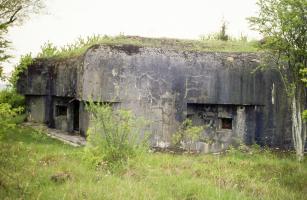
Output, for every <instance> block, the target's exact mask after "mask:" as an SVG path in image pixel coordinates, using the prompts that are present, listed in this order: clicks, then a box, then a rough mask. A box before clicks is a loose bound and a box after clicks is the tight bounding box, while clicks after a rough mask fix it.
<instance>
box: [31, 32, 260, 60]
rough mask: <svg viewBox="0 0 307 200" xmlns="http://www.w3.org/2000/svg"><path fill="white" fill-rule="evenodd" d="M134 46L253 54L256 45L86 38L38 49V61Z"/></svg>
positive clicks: (238, 41) (204, 40)
mask: <svg viewBox="0 0 307 200" xmlns="http://www.w3.org/2000/svg"><path fill="white" fill-rule="evenodd" d="M97 44H104V45H135V46H140V47H157V48H158V47H164V48H170V49H176V50H185V51H197V52H256V51H258V47H257V46H258V43H257V42H256V41H247V39H246V38H244V37H241V38H239V39H236V38H231V39H229V40H227V41H223V40H218V39H216V38H214V37H201V39H199V40H188V39H171V38H145V37H139V36H124V35H119V36H114V37H111V36H107V35H104V36H102V35H94V36H90V37H87V38H85V39H84V38H79V39H78V40H76V41H75V42H74V43H72V44H67V45H65V46H63V47H56V46H54V45H53V44H52V43H49V42H48V43H46V44H45V45H43V46H42V48H41V52H40V53H39V54H38V56H37V57H38V58H51V57H55V58H69V57H75V56H80V55H82V54H84V53H85V52H86V50H87V49H88V48H90V47H91V46H93V45H97Z"/></svg>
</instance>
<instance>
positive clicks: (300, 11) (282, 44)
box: [249, 0, 307, 160]
mask: <svg viewBox="0 0 307 200" xmlns="http://www.w3.org/2000/svg"><path fill="white" fill-rule="evenodd" d="M257 5H258V6H259V8H260V9H259V14H258V16H257V17H250V18H249V22H250V24H251V27H252V28H253V29H254V30H257V31H259V32H260V33H261V34H262V35H263V37H264V44H263V45H262V48H263V49H264V50H267V52H268V53H269V54H267V55H270V60H274V62H275V63H276V69H277V70H278V72H279V73H280V75H281V78H282V80H283V83H284V86H285V89H286V91H287V94H288V103H289V105H291V119H292V136H293V143H294V147H295V149H296V154H297V157H298V159H299V160H302V159H303V156H304V145H305V141H306V124H305V123H304V121H303V119H302V113H303V110H304V107H305V106H306V86H305V84H304V81H303V80H304V76H303V74H302V73H301V71H302V70H306V62H307V61H306V60H307V59H306V56H307V49H306V46H307V33H306V29H307V1H306V0H258V2H257ZM274 68H275V67H274Z"/></svg>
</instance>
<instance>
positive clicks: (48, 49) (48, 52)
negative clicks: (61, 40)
mask: <svg viewBox="0 0 307 200" xmlns="http://www.w3.org/2000/svg"><path fill="white" fill-rule="evenodd" d="M57 53H58V50H57V47H56V46H54V45H53V44H52V43H51V42H47V43H45V44H44V45H43V46H41V52H40V53H38V55H37V57H38V58H49V57H53V56H55V55H57Z"/></svg>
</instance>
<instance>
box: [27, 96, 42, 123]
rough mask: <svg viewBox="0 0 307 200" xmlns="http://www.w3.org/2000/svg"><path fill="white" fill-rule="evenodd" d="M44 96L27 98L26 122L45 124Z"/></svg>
mask: <svg viewBox="0 0 307 200" xmlns="http://www.w3.org/2000/svg"><path fill="white" fill-rule="evenodd" d="M45 109H46V106H45V96H27V98H26V113H27V120H29V121H33V122H40V123H45V122H46V118H45Z"/></svg>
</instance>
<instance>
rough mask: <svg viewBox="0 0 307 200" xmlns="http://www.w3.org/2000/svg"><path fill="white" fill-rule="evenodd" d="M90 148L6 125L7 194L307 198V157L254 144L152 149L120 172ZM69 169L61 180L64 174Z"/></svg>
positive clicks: (1, 148) (0, 160)
mask: <svg viewBox="0 0 307 200" xmlns="http://www.w3.org/2000/svg"><path fill="white" fill-rule="evenodd" d="M83 156H84V151H83V148H75V147H71V146H68V145H65V144H63V143H61V142H59V141H56V140H53V139H51V138H48V137H47V136H45V134H43V133H42V132H40V131H34V130H33V129H31V128H28V127H23V126H17V127H13V128H10V129H6V130H3V129H1V128H0V199H18V198H21V199H240V200H241V199H283V200H284V199H306V196H307V162H306V161H304V162H303V163H298V162H296V161H295V158H294V156H293V155H292V154H289V153H274V152H271V151H269V150H260V149H256V148H253V149H252V150H251V151H248V152H246V153H244V152H241V151H239V150H231V151H230V152H229V153H227V154H222V155H198V156H191V155H172V154H165V153H164V154H162V153H145V154H142V155H139V156H137V157H134V158H133V159H130V160H128V162H127V165H126V166H125V167H124V169H121V170H119V171H117V172H115V173H113V174H111V173H110V172H109V171H108V170H105V169H103V168H100V167H99V168H95V167H93V166H91V165H89V164H87V163H86V162H85V161H84V159H83ZM64 173H65V174H69V178H67V180H66V181H65V180H64V181H58V182H57V181H54V180H52V178H51V177H53V176H54V175H57V174H64Z"/></svg>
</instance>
